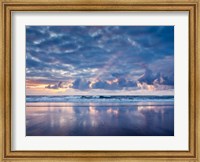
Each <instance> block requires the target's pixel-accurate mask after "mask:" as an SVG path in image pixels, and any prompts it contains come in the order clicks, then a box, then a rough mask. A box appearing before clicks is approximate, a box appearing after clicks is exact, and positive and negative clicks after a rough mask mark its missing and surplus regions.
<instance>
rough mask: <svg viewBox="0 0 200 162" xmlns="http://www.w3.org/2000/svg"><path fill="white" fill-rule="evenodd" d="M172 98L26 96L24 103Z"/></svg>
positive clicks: (165, 98) (160, 99)
mask: <svg viewBox="0 0 200 162" xmlns="http://www.w3.org/2000/svg"><path fill="white" fill-rule="evenodd" d="M167 101H171V102H172V101H174V96H103V95H101V96H26V102H75V103H81V102H86V103H87V102H95V103H96V102H97V103H99V102H102V103H108V102H109V103H112V102H167Z"/></svg>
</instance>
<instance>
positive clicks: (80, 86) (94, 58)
mask: <svg viewBox="0 0 200 162" xmlns="http://www.w3.org/2000/svg"><path fill="white" fill-rule="evenodd" d="M26 94H27V95H173V94H174V27H173V26H26Z"/></svg>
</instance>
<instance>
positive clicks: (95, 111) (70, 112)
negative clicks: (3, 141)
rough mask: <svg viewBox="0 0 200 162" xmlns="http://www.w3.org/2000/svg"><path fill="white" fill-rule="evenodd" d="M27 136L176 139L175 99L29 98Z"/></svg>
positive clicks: (130, 97)
mask: <svg viewBox="0 0 200 162" xmlns="http://www.w3.org/2000/svg"><path fill="white" fill-rule="evenodd" d="M26 136H174V96H108V95H95V96H81V95H74V96H26Z"/></svg>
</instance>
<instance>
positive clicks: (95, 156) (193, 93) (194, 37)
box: [0, 0, 200, 162]
mask: <svg viewBox="0 0 200 162" xmlns="http://www.w3.org/2000/svg"><path fill="white" fill-rule="evenodd" d="M199 6H200V1H199V0H181V1H180V0H174V1H170V0H117V1H115V0H108V1H106V0H94V1H90V0H84V1H82V0H73V1H70V0H69V1H68V0H58V1H53V0H33V1H28V0H1V42H2V43H1V45H0V49H1V55H0V61H1V71H0V77H1V78H2V79H1V82H0V87H1V89H0V105H1V106H0V107H1V109H0V120H1V122H0V123H1V124H0V138H1V141H2V142H1V146H0V156H1V161H5V162H6V161H9V162H10V161H53V162H54V161H67V160H68V161H149V162H151V161H152V162H153V161H176V162H177V161H180V162H184V161H185V162H198V161H200V158H199V156H200V153H199V151H200V133H199V130H200V111H199V108H200V100H199V98H200V93H199V91H200V84H199V83H200V71H199V69H200V44H199V39H200V16H199V15H200V7H199ZM12 11H147V12H148V11H158V12H159V11H188V12H189V151H26V150H24V151H12V150H11V131H12V130H11V119H12V116H11V81H12V78H11V61H12V58H11V12H12Z"/></svg>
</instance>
